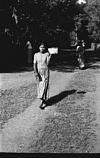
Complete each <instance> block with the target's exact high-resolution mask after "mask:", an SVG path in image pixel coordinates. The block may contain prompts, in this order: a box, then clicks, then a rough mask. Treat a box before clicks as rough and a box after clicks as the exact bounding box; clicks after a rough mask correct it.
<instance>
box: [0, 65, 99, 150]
mask: <svg viewBox="0 0 100 158" xmlns="http://www.w3.org/2000/svg"><path fill="white" fill-rule="evenodd" d="M92 66H93V67H92V68H89V69H87V70H83V71H81V70H77V71H76V72H75V71H74V72H72V73H69V72H67V73H64V72H57V71H51V78H50V87H51V88H50V92H49V96H50V97H54V96H57V95H58V97H62V96H61V94H62V93H63V95H65V93H66V95H65V96H66V97H65V98H62V101H59V102H58V104H57V105H54V106H48V107H47V108H46V109H45V110H43V111H42V110H40V109H39V108H38V106H39V101H38V100H35V101H34V102H33V103H32V105H31V106H29V107H28V108H27V109H26V110H25V111H24V112H23V113H21V114H19V115H17V116H15V117H14V118H12V119H9V120H8V122H7V123H5V124H4V126H3V129H2V131H1V132H0V139H2V141H1V142H2V144H0V151H3V152H32V151H33V152H34V151H35V152H37V151H39V152H41V151H42V152H48V151H49V152H50V151H51V152H52V151H54V152H60V151H62V152H66V153H68V152H70V153H71V152H74V153H75V152H79V153H91V152H96V153H99V152H100V68H99V66H100V62H98V63H96V65H95V64H94V65H92ZM96 66H97V68H96ZM94 68H95V69H94ZM16 75H17V74H16ZM19 75H20V77H19V81H18V83H19V86H20V85H22V84H23V83H24V84H27V83H28V82H33V81H32V80H30V79H29V78H28V77H27V76H28V75H30V78H31V74H28V73H27V74H24V75H25V76H24V82H23V80H22V78H23V77H22V76H23V74H19ZM8 76H9V74H6V79H7V77H8ZM13 78H14V76H13ZM6 79H4V82H5V83H6ZM33 80H34V82H35V79H33ZM12 81H13V82H12ZM14 82H17V79H16V81H14V80H13V79H12V80H10V81H9V84H8V85H5V86H4V87H3V88H4V89H5V88H6V87H7V88H9V87H10V86H11V85H12V83H13V84H14ZM14 85H15V84H14ZM66 87H67V88H66ZM54 104H56V103H54ZM48 118H49V119H50V120H52V118H53V121H51V122H50V120H49V123H48V121H46V120H48ZM54 121H55V122H54ZM62 126H63V128H62ZM45 127H46V128H45ZM44 129H45V130H44ZM48 133H49V134H48ZM65 133H67V135H66V134H65ZM61 135H63V137H62V136H61ZM58 138H59V139H58ZM51 140H53V142H52V141H51ZM56 141H58V144H57V142H56ZM66 141H67V142H66ZM60 143H61V146H60ZM34 144H35V145H36V146H37V147H35V146H34Z"/></svg>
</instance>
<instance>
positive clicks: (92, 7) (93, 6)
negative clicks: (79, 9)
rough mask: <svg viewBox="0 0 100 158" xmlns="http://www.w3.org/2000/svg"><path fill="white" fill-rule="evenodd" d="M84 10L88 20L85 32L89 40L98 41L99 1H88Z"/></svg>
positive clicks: (99, 26) (99, 37) (99, 39)
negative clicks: (86, 31) (87, 33)
mask: <svg viewBox="0 0 100 158" xmlns="http://www.w3.org/2000/svg"><path fill="white" fill-rule="evenodd" d="M84 10H85V12H86V14H87V17H88V20H89V23H88V25H87V30H88V32H89V38H90V40H92V41H100V1H99V0H88V3H87V5H86V7H85V9H84Z"/></svg>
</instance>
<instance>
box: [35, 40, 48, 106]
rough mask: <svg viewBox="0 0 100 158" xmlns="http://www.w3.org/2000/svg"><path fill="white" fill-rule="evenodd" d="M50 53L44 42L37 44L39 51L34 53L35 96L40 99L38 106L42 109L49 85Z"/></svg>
mask: <svg viewBox="0 0 100 158" xmlns="http://www.w3.org/2000/svg"><path fill="white" fill-rule="evenodd" d="M50 58H51V55H50V53H49V52H48V51H46V47H45V45H44V43H41V45H40V46H39V52H37V53H35V54H34V72H35V77H36V80H37V98H38V99H40V100H41V105H40V108H41V109H44V107H45V106H46V100H47V95H48V86H49V67H48V66H49V62H50Z"/></svg>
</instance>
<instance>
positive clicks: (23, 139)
mask: <svg viewBox="0 0 100 158" xmlns="http://www.w3.org/2000/svg"><path fill="white" fill-rule="evenodd" d="M73 75H74V74H73V73H68V74H66V73H60V72H59V73H58V72H52V73H51V80H50V85H51V86H50V87H51V88H50V92H49V95H50V97H52V96H55V95H57V94H59V93H60V92H62V91H64V89H65V86H66V84H68V83H69V80H70V79H71V77H72V76H73ZM10 84H11V82H10ZM38 106H39V101H38V100H35V101H34V102H33V104H32V106H30V107H29V108H27V110H26V111H25V112H23V113H22V114H20V115H17V116H16V117H14V118H13V119H10V120H9V121H8V123H7V124H4V126H3V130H2V145H1V146H2V149H1V151H3V152H18V151H20V148H21V151H22V150H23V148H26V147H27V146H29V144H30V143H31V142H32V141H33V140H34V139H35V134H36V130H38V129H39V128H40V127H44V124H45V121H44V120H45V118H46V117H48V116H49V115H52V114H53V113H54V107H53V106H52V107H48V108H47V109H45V110H44V111H42V110H40V109H39V108H38ZM32 138H33V139H32Z"/></svg>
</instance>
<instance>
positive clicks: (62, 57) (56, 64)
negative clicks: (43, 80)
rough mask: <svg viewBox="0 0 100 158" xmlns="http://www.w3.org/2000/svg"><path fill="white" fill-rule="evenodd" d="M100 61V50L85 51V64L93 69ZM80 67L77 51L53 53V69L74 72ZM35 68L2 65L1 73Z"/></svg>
mask: <svg viewBox="0 0 100 158" xmlns="http://www.w3.org/2000/svg"><path fill="white" fill-rule="evenodd" d="M99 61H100V54H99V52H94V51H86V52H85V64H86V68H85V69H88V68H91V69H98V68H100V67H99V66H98V64H97V65H94V64H95V63H97V62H99ZM77 68H78V62H77V56H76V52H75V51H74V52H73V51H70V52H68V51H62V52H59V54H58V55H52V57H51V61H50V69H51V70H52V71H59V72H74V71H75V70H76V69H77ZM32 70H33V68H32V66H31V67H28V66H23V65H21V66H20V65H19V66H16V65H14V66H13V65H11V64H9V65H6V63H5V64H3V65H0V73H17V72H25V71H32Z"/></svg>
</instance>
